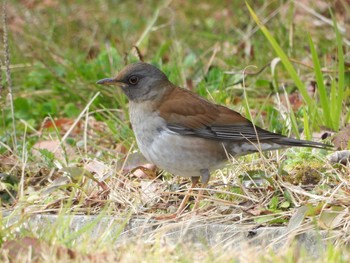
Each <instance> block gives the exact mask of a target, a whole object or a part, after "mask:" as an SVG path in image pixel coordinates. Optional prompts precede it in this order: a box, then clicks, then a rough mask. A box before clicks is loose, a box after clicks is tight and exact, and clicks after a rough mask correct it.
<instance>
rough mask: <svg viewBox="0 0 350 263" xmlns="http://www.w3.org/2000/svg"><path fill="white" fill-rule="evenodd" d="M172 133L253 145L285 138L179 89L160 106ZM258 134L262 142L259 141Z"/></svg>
mask: <svg viewBox="0 0 350 263" xmlns="http://www.w3.org/2000/svg"><path fill="white" fill-rule="evenodd" d="M159 112H160V115H161V117H163V118H164V119H166V120H167V122H168V124H167V128H168V129H169V130H171V131H172V132H175V133H178V134H182V135H190V136H197V137H202V138H208V139H217V140H230V141H242V140H244V138H245V139H246V140H248V141H251V142H256V141H258V140H261V141H263V140H266V139H280V138H285V137H284V136H282V135H279V134H275V133H271V132H269V131H266V130H263V129H261V128H259V127H257V126H254V125H253V124H252V123H251V122H250V121H249V120H247V119H246V118H244V117H243V116H242V115H240V114H239V113H237V112H235V111H233V110H230V109H229V108H226V107H224V106H220V105H215V104H212V103H210V102H208V101H206V100H204V99H202V98H201V97H199V96H197V95H195V94H193V93H191V92H189V91H187V90H184V89H175V90H174V91H173V92H172V93H170V94H169V96H168V98H167V99H166V100H164V102H163V103H162V104H161V105H160V106H159ZM257 134H258V136H259V139H258V138H257Z"/></svg>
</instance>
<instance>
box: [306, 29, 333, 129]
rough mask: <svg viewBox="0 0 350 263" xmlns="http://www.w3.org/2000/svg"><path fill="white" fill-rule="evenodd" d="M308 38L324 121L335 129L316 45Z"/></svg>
mask: <svg viewBox="0 0 350 263" xmlns="http://www.w3.org/2000/svg"><path fill="white" fill-rule="evenodd" d="M308 38H309V45H310V50H311V55H312V61H313V64H314V71H315V76H316V82H317V90H318V93H319V96H320V102H321V106H322V110H323V115H324V121H325V124H326V126H327V127H329V128H333V129H334V127H333V122H332V118H331V113H330V108H329V104H330V101H329V99H328V96H327V91H326V87H325V85H324V82H323V74H322V71H321V66H320V61H319V59H318V56H317V52H316V49H315V45H314V43H313V41H312V39H311V37H310V35H309V34H308Z"/></svg>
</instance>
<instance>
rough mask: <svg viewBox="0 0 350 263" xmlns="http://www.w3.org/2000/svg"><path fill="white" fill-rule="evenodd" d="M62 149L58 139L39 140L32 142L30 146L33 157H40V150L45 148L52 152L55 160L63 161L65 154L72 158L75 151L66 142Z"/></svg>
mask: <svg viewBox="0 0 350 263" xmlns="http://www.w3.org/2000/svg"><path fill="white" fill-rule="evenodd" d="M64 149H65V150H64ZM64 149H63V148H62V146H61V142H60V141H59V140H52V141H39V142H37V143H36V144H34V146H33V148H32V154H33V156H35V157H39V158H41V157H42V154H41V153H40V151H41V150H47V151H49V152H51V153H53V154H54V156H55V158H56V159H57V160H60V161H64V160H65V156H66V155H67V156H69V158H70V159H74V156H75V155H76V153H75V150H74V149H73V147H72V146H70V145H68V144H64Z"/></svg>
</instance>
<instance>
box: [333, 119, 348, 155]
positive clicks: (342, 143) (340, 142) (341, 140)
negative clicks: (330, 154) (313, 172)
mask: <svg viewBox="0 0 350 263" xmlns="http://www.w3.org/2000/svg"><path fill="white" fill-rule="evenodd" d="M349 143H350V124H348V125H346V126H345V127H344V128H343V129H341V130H340V131H339V132H338V133H337V134H335V135H334V138H333V144H334V146H335V147H336V148H337V149H338V150H347V149H349V147H348V146H349Z"/></svg>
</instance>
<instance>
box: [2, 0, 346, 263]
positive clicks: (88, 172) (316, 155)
mask: <svg viewBox="0 0 350 263" xmlns="http://www.w3.org/2000/svg"><path fill="white" fill-rule="evenodd" d="M344 3H345V1H342V0H339V1H335V3H333V4H331V6H330V9H331V11H329V10H328V9H323V10H322V9H320V8H319V7H317V5H316V4H317V2H316V1H309V2H308V4H309V5H308V8H309V9H306V8H303V7H302V6H300V3H298V2H296V1H294V2H293V1H247V5H246V3H244V2H243V1H233V3H231V4H230V5H229V4H227V2H224V1H219V0H217V1H211V2H210V4H209V3H203V2H200V1H198V2H191V1H163V2H159V1H141V2H140V3H138V4H137V5H136V4H131V3H129V2H127V1H125V2H117V1H112V0H111V1H102V0H101V1H73V2H72V1H68V2H61V1H19V0H16V1H11V2H9V3H8V7H7V16H8V22H7V26H8V31H9V36H8V38H7V40H8V46H9V52H5V53H6V54H9V55H10V56H9V59H10V61H9V62H10V63H9V65H8V66H9V70H10V72H11V77H12V90H13V91H12V92H13V111H12V110H11V105H10V104H9V101H8V100H6V97H7V92H8V83H7V82H6V76H5V73H3V74H2V84H3V86H4V88H5V89H0V92H1V93H0V96H1V101H0V106H1V115H0V125H1V126H0V173H1V182H0V183H1V184H0V186H1V187H0V197H1V206H2V211H3V212H5V211H6V212H7V213H10V214H11V215H16V216H18V217H19V218H20V221H19V222H20V223H21V224H22V223H23V222H26V219H27V218H28V216H29V215H32V214H41V213H43V214H47V213H50V214H57V215H58V216H59V217H58V219H57V221H56V222H55V224H54V225H53V226H52V227H51V228H50V229H46V228H43V229H41V230H40V231H38V230H35V229H27V228H24V227H23V226H22V225H21V224H15V225H12V226H10V227H8V226H6V224H5V222H6V219H5V218H4V217H3V215H2V216H1V217H0V220H1V221H2V224H1V227H2V229H1V233H0V245H1V246H6V245H7V244H8V242H9V240H19V241H20V242H22V241H23V240H22V238H25V237H31V238H33V240H29V241H28V242H33V247H34V250H35V249H38V251H39V252H40V253H41V254H43V255H44V258H45V257H46V258H47V257H50V254H47V253H46V250H45V246H46V245H47V244H49V245H50V246H51V247H52V249H54V250H57V251H63V254H64V255H65V256H68V258H69V260H75V261H83V260H89V261H98V259H96V257H97V258H99V259H106V260H107V259H110V260H118V261H121V262H123V261H124V262H126V261H128V262H129V261H142V260H144V261H154V260H157V261H159V257H162V258H163V259H167V260H169V261H184V262H187V261H196V260H198V258H200V259H201V260H204V261H214V262H215V261H216V262H221V261H228V260H230V261H233V262H236V261H243V262H250V261H251V258H254V260H255V259H259V261H262V262H272V261H273V262H275V261H276V262H285V261H287V260H288V261H293V262H294V261H298V260H299V261H305V260H307V261H311V260H313V259H311V256H310V255H309V254H308V251H303V250H301V251H300V250H298V249H297V248H294V247H290V248H289V249H287V250H283V251H278V252H276V251H274V250H267V251H266V252H265V250H263V251H264V252H261V251H255V250H254V251H253V249H252V251H251V254H249V255H254V257H251V258H250V257H247V254H246V253H243V252H242V251H236V250H232V251H227V250H224V249H222V248H220V247H216V248H211V249H208V250H204V249H201V248H196V247H195V246H188V247H187V246H186V245H177V246H166V245H163V244H162V243H161V242H157V241H156V242H152V243H145V242H143V241H142V240H141V239H140V240H136V241H135V242H132V243H130V244H119V245H118V251H115V250H113V249H114V247H115V246H113V245H112V244H113V243H114V242H115V240H116V239H117V237H118V235H116V236H113V237H111V236H109V235H108V230H106V233H105V234H104V235H102V237H101V238H100V239H99V240H97V241H94V240H91V237H90V233H91V231H92V229H93V226H94V224H95V223H98V220H100V218H102V217H103V216H105V215H112V216H115V217H118V218H125V217H126V218H128V217H132V216H135V215H138V216H140V217H146V218H147V217H149V216H150V215H152V214H161V213H167V212H169V211H171V210H172V209H174V207H177V206H178V205H179V203H180V201H181V198H182V195H183V193H184V192H183V191H184V190H185V189H186V185H188V182H187V181H186V180H185V179H182V178H178V177H174V176H172V175H170V174H168V173H166V172H162V173H159V172H156V171H155V170H154V167H152V166H150V165H148V166H147V169H145V168H142V169H139V168H137V167H138V166H140V165H143V164H145V161H144V160H143V159H142V157H140V156H139V155H138V154H137V146H136V144H135V140H134V136H133V132H132V130H131V127H130V124H129V120H128V109H127V106H128V102H127V99H126V97H125V96H124V95H123V94H122V92H121V91H120V90H111V89H108V88H103V89H101V87H99V86H97V85H95V82H96V81H97V80H99V79H102V78H104V77H110V76H113V75H114V74H116V72H118V71H119V70H120V69H121V68H123V67H124V65H125V64H126V63H129V62H132V61H136V60H137V56H136V54H135V49H134V48H133V46H134V45H137V46H138V47H139V49H140V51H141V53H142V55H143V56H144V59H145V61H146V62H150V63H153V64H155V65H157V66H158V67H159V68H161V69H162V70H163V71H164V72H165V73H166V74H167V75H168V76H169V78H170V80H171V81H172V82H174V83H176V84H178V85H179V86H181V87H184V88H188V89H191V90H193V91H195V92H196V93H198V94H200V95H201V96H204V97H206V98H207V99H209V100H210V101H213V102H216V103H220V104H223V105H227V106H228V107H230V108H232V109H234V110H237V111H239V112H241V113H244V114H245V115H246V116H247V117H248V118H250V119H251V120H253V121H254V123H256V124H257V125H259V126H261V127H265V128H267V129H269V130H271V131H275V132H280V133H283V134H286V135H288V136H296V137H299V136H300V137H304V138H305V137H306V138H308V139H313V140H318V139H319V137H320V135H319V134H321V133H323V132H324V131H329V130H330V131H333V132H335V131H338V130H340V129H341V128H343V127H344V126H345V125H346V123H348V121H349V116H350V115H349V113H348V112H349V110H348V109H349V82H350V81H349V80H350V75H349V67H348V66H346V65H347V61H348V59H349V48H348V45H347V44H346V43H348V41H349V40H348V39H346V34H344V31H343V30H342V28H347V27H348V26H349V25H348V23H347V22H346V21H345V20H346V19H345V18H346V17H348V16H349V9H348V8H346V5H345V7H344ZM342 7H344V8H342ZM307 10H309V11H307ZM315 14H316V15H315ZM325 21H326V22H327V21H328V23H325ZM329 21H331V22H329ZM322 23H323V24H322ZM316 24H320V25H321V26H315V25H316ZM305 29H307V34H305ZM5 39H6V37H5ZM4 49H6V47H4ZM277 56H278V57H279V59H276V57H277ZM280 62H281V63H280ZM281 65H282V66H283V67H282V66H281ZM5 66H6V65H5ZM3 68H4V66H3ZM313 82H315V83H317V87H316V88H315V85H314V84H312V83H313ZM312 88H315V91H313V90H312ZM327 154H328V152H326V151H322V150H312V149H295V148H293V149H288V150H284V151H278V152H271V153H264V154H252V155H248V156H245V157H241V158H238V159H234V160H232V162H231V164H230V165H228V167H227V168H225V169H222V170H218V171H216V172H215V174H214V175H212V179H211V181H210V188H209V191H208V194H207V195H206V198H205V200H203V202H202V204H201V206H202V208H201V213H200V215H199V216H198V218H196V219H193V218H192V219H190V218H189V217H186V216H187V215H188V214H186V216H185V217H184V218H182V220H183V221H184V222H186V221H190V220H197V221H198V222H203V220H204V222H205V223H206V224H211V223H219V224H223V223H226V224H231V225H237V226H242V225H243V226H246V225H252V226H256V225H262V226H286V227H289V228H291V229H293V230H295V231H301V232H302V231H304V230H303V229H309V228H311V229H325V230H341V233H343V234H342V235H340V236H339V237H337V238H336V240H335V241H334V242H333V243H332V244H330V245H329V247H328V249H327V250H324V251H322V255H321V256H320V257H319V259H318V260H319V262H341V261H344V262H347V261H348V258H349V250H348V248H347V246H346V244H347V237H346V235H347V233H348V229H347V225H348V217H349V212H348V209H347V206H348V200H349V193H348V187H347V186H348V185H349V180H348V176H347V174H348V173H349V167H348V166H344V165H341V164H331V163H329V162H328V161H327V160H326V155H327ZM300 211H301V212H300ZM69 214H73V215H74V214H78V215H79V214H88V215H99V216H98V217H97V221H96V222H93V223H91V224H89V225H87V226H86V227H85V228H83V229H81V230H80V231H78V232H74V233H69V230H68V223H67V221H65V220H64V217H63V215H69ZM306 226H307V227H306ZM77 240H83V241H82V242H78V241H77ZM23 242H24V241H23ZM37 242H39V243H40V242H43V243H44V244H41V243H40V244H38V243H37ZM67 249H68V250H67ZM92 249H94V253H91V250H92ZM43 251H44V252H43ZM2 253H5V252H4V251H2ZM30 253H32V252H31V251H27V252H23V255H22V254H21V255H20V256H23V258H22V259H24V258H27V257H30ZM40 253H39V254H40ZM72 253H73V254H74V255H75V256H76V257H75V258H72V257H71V254H72ZM53 254H54V253H53ZM53 254H52V255H53ZM3 255H4V254H3ZM140 255H142V260H140ZM4 257H5V258H6V255H5V256H4ZM51 259H52V261H60V260H61V261H64V260H65V259H66V258H63V257H62V255H61V256H57V258H55V257H52V258H51ZM18 261H19V259H18ZM313 261H314V260H313Z"/></svg>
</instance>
